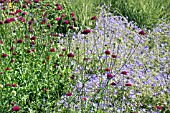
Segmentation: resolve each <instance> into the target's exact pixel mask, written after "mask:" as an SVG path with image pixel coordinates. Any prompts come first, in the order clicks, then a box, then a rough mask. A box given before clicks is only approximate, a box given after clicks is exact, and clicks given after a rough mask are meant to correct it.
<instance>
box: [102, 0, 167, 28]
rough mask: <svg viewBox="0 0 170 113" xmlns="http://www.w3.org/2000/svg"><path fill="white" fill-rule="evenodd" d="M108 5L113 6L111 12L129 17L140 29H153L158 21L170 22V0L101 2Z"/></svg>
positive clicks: (114, 0) (106, 0)
mask: <svg viewBox="0 0 170 113" xmlns="http://www.w3.org/2000/svg"><path fill="white" fill-rule="evenodd" d="M101 1H102V2H103V3H104V2H105V3H106V4H107V5H109V4H112V6H111V9H110V12H112V13H114V14H115V15H123V16H125V17H128V20H129V21H134V22H135V23H136V24H137V25H138V26H139V27H141V28H144V27H146V28H147V29H152V28H153V27H155V24H156V23H157V22H158V19H162V18H164V17H166V18H167V20H170V13H169V12H170V1H169V0H101Z"/></svg>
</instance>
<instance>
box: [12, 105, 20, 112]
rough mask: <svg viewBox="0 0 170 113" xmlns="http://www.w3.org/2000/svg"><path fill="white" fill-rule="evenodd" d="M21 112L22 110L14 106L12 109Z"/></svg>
mask: <svg viewBox="0 0 170 113" xmlns="http://www.w3.org/2000/svg"><path fill="white" fill-rule="evenodd" d="M19 110H20V108H19V107H18V106H13V107H12V111H19Z"/></svg>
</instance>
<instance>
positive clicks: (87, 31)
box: [82, 29, 91, 34]
mask: <svg viewBox="0 0 170 113" xmlns="http://www.w3.org/2000/svg"><path fill="white" fill-rule="evenodd" d="M90 32H91V31H90V29H85V30H83V31H82V34H88V33H90Z"/></svg>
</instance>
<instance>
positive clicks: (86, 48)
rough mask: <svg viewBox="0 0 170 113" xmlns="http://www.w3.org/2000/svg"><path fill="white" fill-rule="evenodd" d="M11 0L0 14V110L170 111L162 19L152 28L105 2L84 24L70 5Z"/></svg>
mask: <svg viewBox="0 0 170 113" xmlns="http://www.w3.org/2000/svg"><path fill="white" fill-rule="evenodd" d="M0 2H1V3H4V1H3V0H1V1H0ZM14 4H15V6H16V9H14V10H11V11H10V10H9V9H8V8H6V7H2V9H3V10H1V12H0V13H1V15H2V17H0V54H1V56H0V112H1V113H8V112H15V111H16V112H18V113H23V112H30V113H34V112H35V113H37V112H40V113H41V112H42V113H44V112H47V113H52V112H54V113H57V112H63V113H65V112H71V113H72V112H73V113H74V112H83V113H84V112H97V113H102V112H113V113H117V112H121V113H122V112H125V113H130V112H132V113H145V112H147V113H154V112H155V113H161V112H165V113H168V112H170V87H169V86H170V84H169V83H170V69H169V67H170V57H169V55H170V25H169V24H168V23H167V22H166V20H161V21H160V22H158V24H157V25H156V27H155V28H153V30H152V31H150V30H147V29H141V28H139V27H138V26H136V25H134V23H133V22H129V21H128V20H127V19H126V18H125V17H122V16H114V15H113V14H112V13H109V12H107V10H105V6H101V7H100V9H98V10H99V12H97V13H98V14H97V13H96V15H93V16H91V17H88V18H86V19H85V18H84V21H83V22H81V21H77V20H80V19H81V18H79V17H80V16H78V15H79V14H77V13H75V12H76V11H74V10H72V11H70V10H67V8H69V7H66V6H67V5H68V4H67V2H66V3H64V2H63V3H61V4H60V3H49V4H47V3H45V2H44V3H43V2H41V1H39V0H33V1H32V2H31V1H29V0H25V1H18V0H14ZM66 4H67V5H66ZM68 6H69V5H68ZM70 9H71V8H70ZM86 16H87V15H86ZM87 23H88V24H87Z"/></svg>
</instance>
